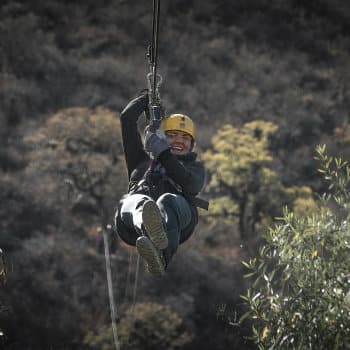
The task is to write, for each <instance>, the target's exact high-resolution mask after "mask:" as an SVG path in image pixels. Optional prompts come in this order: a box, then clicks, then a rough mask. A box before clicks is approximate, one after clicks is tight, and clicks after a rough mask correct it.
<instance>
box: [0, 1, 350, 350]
mask: <svg viewBox="0 0 350 350" xmlns="http://www.w3.org/2000/svg"><path fill="white" fill-rule="evenodd" d="M151 30H152V2H151V1H140V0H138V1H125V0H119V1H118V0H101V1H98V2H97V1H90V0H86V1H85V2H81V1H58V0H47V1H45V2H43V1H37V0H27V1H7V0H2V1H1V5H0V67H1V71H0V72H1V73H0V74H1V75H0V135H1V138H0V174H1V176H0V203H1V205H0V248H1V249H2V250H3V252H4V255H5V259H6V266H7V281H6V283H3V284H2V285H1V286H0V330H1V333H0V344H1V345H0V346H1V347H2V348H4V349H11V350H19V349H21V350H23V349H28V350H29V349H43V350H49V349H55V350H58V349H97V348H102V345H101V344H104V346H105V347H104V349H113V338H112V334H111V333H110V314H109V305H108V292H107V283H106V277H105V276H106V273H105V260H104V253H103V246H102V242H101V229H103V228H104V227H105V226H106V225H107V224H111V223H112V221H113V213H114V211H115V208H116V205H117V202H118V199H119V198H120V197H121V195H122V194H123V193H124V191H125V190H126V188H127V179H126V169H125V164H124V161H123V154H122V146H121V135H120V125H119V113H120V112H121V110H122V109H123V107H124V106H125V105H126V104H127V102H128V101H129V100H130V99H131V98H133V97H136V96H137V95H138V94H139V93H140V91H141V90H143V89H144V88H146V74H147V72H148V69H149V67H148V61H147V57H146V52H147V47H148V44H149V42H150V37H151ZM349 55H350V3H348V2H347V1H341V0H333V1H330V0H309V1H299V0H285V1H281V0H269V1H267V0H245V1H243V0H237V1H227V0H215V1H213V0H209V1H199V0H187V1H183V0H172V1H162V2H161V19H160V37H159V71H160V73H161V74H162V76H163V79H164V82H163V85H162V88H161V97H162V100H163V103H164V106H165V108H166V111H167V112H169V113H171V112H182V113H185V114H187V115H189V116H191V117H192V118H193V120H194V121H195V123H196V126H197V131H198V137H197V151H198V153H199V155H200V156H201V155H202V154H204V153H205V152H208V151H210V150H212V148H213V144H212V141H211V140H212V136H213V135H215V134H216V132H217V130H218V129H220V128H221V127H222V126H223V125H224V124H230V125H233V126H234V127H235V128H240V127H242V126H243V125H244V124H245V123H248V122H251V121H254V120H261V121H266V122H272V123H274V124H276V125H277V126H278V130H277V131H276V133H274V135H273V137H272V138H271V140H270V141H269V152H270V154H271V155H272V157H273V163H272V166H273V170H274V172H276V174H278V177H279V181H281V183H282V184H283V186H286V187H287V186H288V187H291V186H294V187H303V186H304V187H305V186H306V187H308V188H310V189H312V191H313V193H315V194H317V193H321V192H322V190H323V187H322V186H323V185H322V183H321V181H320V177H319V175H318V173H317V171H316V169H317V164H316V163H315V161H314V150H315V146H316V145H317V144H321V143H325V144H327V147H328V149H329V150H330V152H331V153H334V154H337V155H341V156H343V157H344V158H345V159H348V158H349V156H350V127H349V110H350V86H349V81H350V60H349V57H350V56H349ZM210 176H211V173H210V172H209V174H208V177H209V179H210ZM253 192H254V191H253ZM204 195H205V196H206V198H208V199H211V197H212V196H214V192H212V191H211V190H208V191H207V192H206V193H205V194H204ZM252 195H254V193H252ZM281 206H282V202H281ZM221 214H222V215H213V216H210V213H209V215H205V214H203V213H202V215H201V218H200V223H199V226H198V229H197V231H196V233H195V234H194V236H193V237H192V238H191V239H190V241H189V242H187V243H186V244H184V245H183V246H181V248H180V249H179V252H178V254H177V255H176V258H175V259H174V261H173V263H172V265H171V266H170V267H169V270H168V272H167V274H166V276H165V277H164V278H163V279H162V280H157V279H153V278H151V277H150V276H148V275H147V274H146V273H145V271H144V269H143V267H142V266H141V267H140V276H139V280H138V287H137V298H136V303H137V306H138V307H140V309H139V312H138V317H140V319H141V320H142V319H146V318H147V317H148V316H147V315H148V313H149V312H151V311H152V310H158V312H157V313H156V314H155V316H154V317H155V318H153V321H150V329H151V330H152V327H154V330H157V327H158V328H159V327H160V328H161V329H163V330H164V333H165V334H166V330H167V328H169V329H172V325H174V324H176V325H177V326H176V327H175V326H174V329H172V331H174V332H175V334H176V336H175V337H174V339H177V341H178V343H176V341H175V340H174V339H170V340H169V339H168V340H164V341H165V343H162V344H163V345H159V344H160V343H159V344H158V343H154V344H152V342H149V340H144V341H143V343H142V344H143V346H141V345H139V347H137V345H135V344H134V345H132V346H134V347H132V346H131V347H130V348H133V349H136V348H140V349H148V348H152V349H165V348H168V349H172V348H174V349H176V348H182V349H204V350H205V349H217V350H220V349H249V348H251V349H254V346H253V344H251V343H249V341H248V340H247V339H246V336H247V335H248V333H249V330H248V329H247V328H244V327H242V326H237V324H236V321H237V318H238V317H239V315H240V314H241V313H242V312H243V310H242V305H241V301H240V295H241V294H242V293H244V290H245V283H246V282H245V280H244V278H243V268H242V265H241V260H242V259H246V258H247V257H249V256H251V255H252V254H254V251H255V247H256V245H257V244H258V242H259V234H260V233H259V232H254V237H249V238H248V237H245V236H244V235H242V232H240V228H239V225H238V223H237V221H236V220H235V219H232V220H231V218H228V216H227V215H225V212H223V213H221ZM111 248H112V270H113V281H114V293H115V297H116V304H117V309H118V321H119V325H120V329H121V332H126V333H127V332H128V331H129V332H130V334H128V335H127V336H128V337H130V338H132V337H133V336H134V337H135V339H136V338H137V337H140V339H142V336H143V335H142V329H137V327H136V328H135V329H133V327H127V325H128V323H127V322H129V321H130V320H129V321H128V316H127V315H130V313H129V314H128V309H130V307H132V304H133V302H132V301H133V300H132V299H133V296H132V288H133V286H132V280H133V278H134V277H133V276H134V275H133V274H134V273H135V266H136V256H135V255H133V254H132V249H130V248H129V247H127V246H126V245H125V244H123V243H122V242H120V241H118V240H117V241H116V242H114V244H113V245H112V246H111ZM130 276H131V277H130ZM155 305H156V306H155ZM162 307H163V308H162ZM157 308H158V309H157ZM159 308H160V309H159ZM159 310H160V311H159ZM174 315H177V317H178V318H177V319H176V320H174V318H173V317H174ZM157 317H158V318H157ZM162 317H163V318H162ZM129 318H130V317H129ZM179 320H180V321H181V322H180V321H179ZM123 322H124V323H123ZM177 322H180V323H179V325H178V323H177ZM164 324H166V325H164ZM123 325H124V326H123ZM123 327H124V328H123ZM162 327H163V328H162ZM164 327H165V328H164ZM103 334H104V335H105V337H104V338H103V340H101V339H100V340H99V342H98V341H97V340H96V339H97V338H98V336H99V335H101V336H102V335H103ZM179 339H180V340H179ZM181 341H182V342H181ZM94 342H95V343H94ZM166 342H168V343H166ZM94 344H95V345H94ZM147 344H152V345H147ZM157 344H158V345H157ZM164 344H167V346H164ZM157 346H158V347H157Z"/></svg>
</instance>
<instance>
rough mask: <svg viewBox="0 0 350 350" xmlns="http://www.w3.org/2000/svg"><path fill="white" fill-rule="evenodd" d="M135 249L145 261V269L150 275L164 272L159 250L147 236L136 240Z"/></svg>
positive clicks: (159, 274)
mask: <svg viewBox="0 0 350 350" xmlns="http://www.w3.org/2000/svg"><path fill="white" fill-rule="evenodd" d="M136 249H137V251H138V253H139V254H140V256H141V257H142V258H143V259H144V260H145V261H146V263H147V269H148V271H149V272H150V273H151V274H152V275H157V276H161V275H163V274H164V265H163V262H162V260H161V258H160V256H159V252H158V251H157V248H156V247H155V246H154V244H153V243H152V242H151V240H150V239H149V238H148V237H146V236H142V237H139V238H138V239H137V240H136Z"/></svg>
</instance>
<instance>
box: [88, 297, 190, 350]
mask: <svg viewBox="0 0 350 350" xmlns="http://www.w3.org/2000/svg"><path fill="white" fill-rule="evenodd" d="M118 332H119V334H118V335H119V337H120V345H121V347H122V348H127V349H129V350H138V349H145V350H147V349H149V350H151V349H154V350H156V349H159V350H161V349H167V350H175V349H182V347H183V346H184V345H185V344H187V343H189V342H190V341H191V340H192V335H191V334H190V333H189V332H187V331H186V330H185V328H184V324H183V320H182V319H181V317H180V316H179V315H178V314H177V313H176V312H174V310H172V309H171V307H169V306H165V305H161V304H156V303H140V304H137V305H135V306H134V307H130V308H129V309H128V310H127V311H126V313H125V316H124V317H123V318H122V319H121V320H120V322H119V325H118ZM111 339H113V336H112V329H111V327H108V326H103V327H101V328H100V329H99V330H98V332H97V333H88V334H87V335H86V337H85V343H86V344H88V345H89V346H91V347H92V348H94V349H95V348H96V349H97V348H98V349H103V350H112V349H114V347H113V346H112V343H111Z"/></svg>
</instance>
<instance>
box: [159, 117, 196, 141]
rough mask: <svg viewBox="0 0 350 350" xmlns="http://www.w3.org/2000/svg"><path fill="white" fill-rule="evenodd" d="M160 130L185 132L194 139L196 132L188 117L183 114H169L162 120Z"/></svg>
mask: <svg viewBox="0 0 350 350" xmlns="http://www.w3.org/2000/svg"><path fill="white" fill-rule="evenodd" d="M160 129H161V130H163V131H169V130H179V131H182V132H185V133H187V134H189V135H191V136H192V138H193V139H195V135H196V130H195V127H194V123H193V121H192V119H191V118H190V117H188V116H187V115H184V114H171V115H169V116H168V117H165V118H164V119H163V120H162V123H161V125H160Z"/></svg>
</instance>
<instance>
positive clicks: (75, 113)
mask: <svg viewBox="0 0 350 350" xmlns="http://www.w3.org/2000/svg"><path fill="white" fill-rule="evenodd" d="M26 141H27V142H28V143H29V144H31V145H32V150H31V152H30V156H29V166H28V167H27V168H26V176H27V178H29V181H30V182H31V188H33V190H34V191H35V193H36V197H37V198H38V197H39V198H38V200H39V201H43V202H45V203H46V205H47V206H48V207H51V208H53V207H57V208H60V209H62V208H68V210H69V211H72V212H73V213H74V214H76V217H79V214H80V213H82V214H83V215H82V217H84V224H85V226H88V224H89V223H90V224H93V223H96V222H98V221H99V222H100V223H101V224H103V225H106V224H107V223H108V222H110V220H111V217H112V214H113V212H114V210H115V206H116V202H117V200H118V198H119V197H120V196H121V194H122V193H123V192H124V191H125V190H126V188H127V176H126V171H125V166H124V165H121V164H118V163H119V161H120V160H121V158H122V146H121V138H120V124H119V118H118V116H117V115H116V114H115V113H113V112H112V111H110V110H108V109H104V108H101V107H99V108H96V109H88V108H69V109H65V110H62V111H60V112H58V113H56V114H55V115H53V116H52V117H50V118H49V119H48V121H47V123H46V125H44V126H43V127H42V128H40V129H39V130H37V131H36V132H35V133H33V134H32V135H30V136H29V137H27V138H26ZM37 174H40V176H38V175H37ZM67 204H68V206H67ZM86 213H90V215H88V216H87V215H86ZM87 217H91V218H94V219H92V220H90V222H89V221H87Z"/></svg>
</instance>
